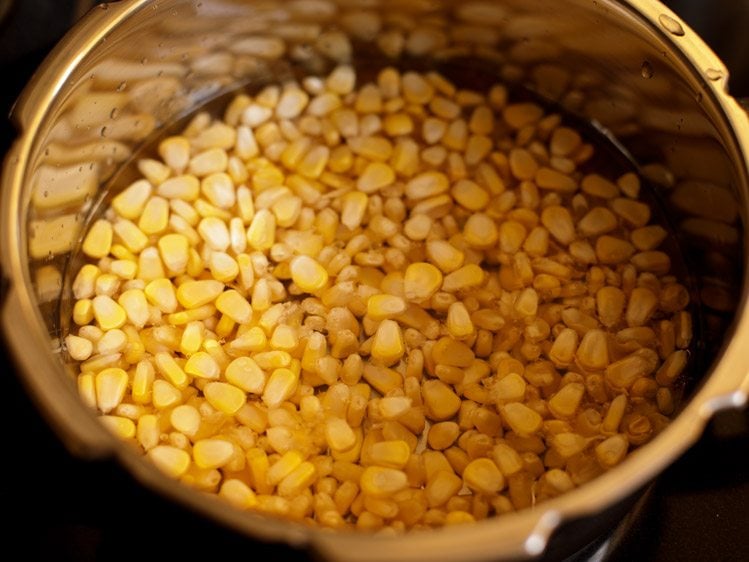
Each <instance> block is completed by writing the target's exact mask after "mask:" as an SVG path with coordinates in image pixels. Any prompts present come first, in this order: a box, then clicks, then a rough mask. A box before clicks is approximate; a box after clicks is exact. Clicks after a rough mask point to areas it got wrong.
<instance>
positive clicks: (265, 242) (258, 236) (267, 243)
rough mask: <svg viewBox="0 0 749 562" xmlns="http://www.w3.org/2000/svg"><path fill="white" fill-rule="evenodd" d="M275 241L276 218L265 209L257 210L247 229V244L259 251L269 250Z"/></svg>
mask: <svg viewBox="0 0 749 562" xmlns="http://www.w3.org/2000/svg"><path fill="white" fill-rule="evenodd" d="M275 240H276V217H275V215H274V214H273V213H272V212H271V211H269V210H267V209H259V210H258V211H257V212H256V213H255V215H254V217H253V219H252V222H251V223H250V226H249V228H248V229H247V242H248V243H249V244H250V246H251V247H252V248H253V249H255V250H259V251H264V250H269V249H270V248H271V247H272V246H273V244H274V243H275Z"/></svg>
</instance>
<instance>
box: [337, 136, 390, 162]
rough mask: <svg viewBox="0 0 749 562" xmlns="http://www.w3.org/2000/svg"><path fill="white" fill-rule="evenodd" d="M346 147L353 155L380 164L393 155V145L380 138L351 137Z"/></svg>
mask: <svg viewBox="0 0 749 562" xmlns="http://www.w3.org/2000/svg"><path fill="white" fill-rule="evenodd" d="M348 146H349V148H350V149H351V151H352V152H353V153H354V154H357V155H358V156H362V157H364V158H367V159H369V160H375V161H380V162H385V161H386V160H388V159H389V158H390V157H391V156H392V154H393V144H392V143H391V142H390V141H389V140H388V139H386V138H384V137H380V136H359V137H351V138H349V139H348Z"/></svg>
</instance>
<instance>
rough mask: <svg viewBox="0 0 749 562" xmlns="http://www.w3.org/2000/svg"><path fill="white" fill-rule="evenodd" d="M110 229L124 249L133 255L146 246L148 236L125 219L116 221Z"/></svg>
mask: <svg viewBox="0 0 749 562" xmlns="http://www.w3.org/2000/svg"><path fill="white" fill-rule="evenodd" d="M112 228H113V230H114V233H115V234H116V235H117V237H118V238H119V239H120V240H121V241H122V243H123V244H124V245H125V247H126V248H127V249H128V250H130V251H131V252H133V253H134V254H137V253H138V252H140V251H141V250H143V248H145V247H146V246H147V245H148V236H146V235H145V234H143V231H141V230H140V229H139V228H138V227H137V226H136V225H135V224H134V223H132V222H130V221H129V220H127V219H118V220H117V221H116V222H115V223H114V225H113V227H112Z"/></svg>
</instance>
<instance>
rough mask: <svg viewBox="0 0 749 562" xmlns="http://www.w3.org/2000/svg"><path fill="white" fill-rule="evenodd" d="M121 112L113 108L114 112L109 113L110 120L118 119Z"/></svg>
mask: <svg viewBox="0 0 749 562" xmlns="http://www.w3.org/2000/svg"><path fill="white" fill-rule="evenodd" d="M119 112H120V110H119V109H117V108H116V107H113V108H112V111H110V112H109V118H110V119H114V118H115V117H117V114H118V113H119Z"/></svg>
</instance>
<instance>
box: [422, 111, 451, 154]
mask: <svg viewBox="0 0 749 562" xmlns="http://www.w3.org/2000/svg"><path fill="white" fill-rule="evenodd" d="M446 132H447V123H445V122H444V121H443V120H442V119H438V118H436V117H427V118H426V119H424V122H423V123H422V126H421V136H422V138H423V139H424V142H426V143H427V144H435V143H438V142H440V141H441V140H442V137H444V136H445V133H446ZM443 148H444V147H443Z"/></svg>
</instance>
